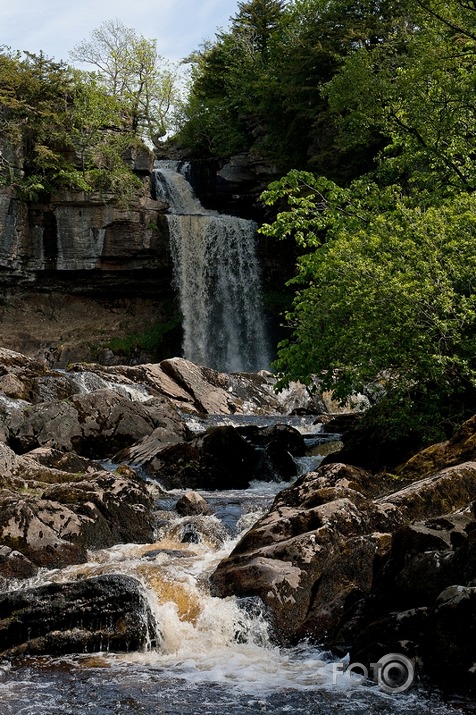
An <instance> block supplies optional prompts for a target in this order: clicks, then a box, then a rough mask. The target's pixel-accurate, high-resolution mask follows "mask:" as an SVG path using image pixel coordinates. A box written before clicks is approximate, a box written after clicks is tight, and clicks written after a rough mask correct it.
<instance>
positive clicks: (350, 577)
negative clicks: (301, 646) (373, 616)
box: [211, 463, 476, 645]
mask: <svg viewBox="0 0 476 715" xmlns="http://www.w3.org/2000/svg"><path fill="white" fill-rule="evenodd" d="M376 481H377V482H378V479H376V478H375V477H372V475H370V474H369V473H367V472H365V471H363V470H360V469H358V468H354V467H350V466H348V465H343V464H334V465H325V466H322V467H320V468H319V469H318V470H317V471H316V472H314V473H310V474H307V475H305V476H304V477H302V478H300V479H298V480H297V482H296V483H295V484H294V485H292V486H291V487H288V488H287V489H285V490H283V491H282V492H281V493H280V494H279V495H278V496H277V497H276V499H275V501H274V504H273V506H272V508H271V510H270V512H269V513H268V514H267V515H266V516H264V517H263V518H261V519H260V520H259V521H258V522H257V523H256V524H255V526H254V527H253V528H252V529H251V530H250V531H249V532H248V533H247V534H245V536H244V537H243V539H242V540H241V541H240V542H239V543H238V545H237V546H236V548H235V549H234V551H233V552H232V553H231V554H230V556H229V557H228V558H227V559H225V560H224V561H222V562H221V563H220V564H219V566H218V568H217V569H216V571H215V572H214V573H213V574H212V575H211V584H212V591H213V593H214V594H215V595H218V596H229V595H231V594H236V595H238V596H259V597H260V598H261V599H262V600H263V601H264V602H265V604H266V605H267V607H268V608H269V610H270V612H271V614H272V617H273V621H274V625H275V628H276V632H277V637H278V638H279V639H280V640H281V641H283V642H285V643H286V642H295V641H297V640H299V639H301V638H307V637H310V638H312V639H314V640H316V641H318V642H320V643H323V644H327V645H329V644H341V643H342V641H343V640H344V638H351V634H352V633H354V631H355V629H354V631H352V628H351V627H350V626H349V621H351V620H352V619H354V620H355V618H356V607H357V604H359V603H361V602H362V601H363V602H365V601H366V599H367V598H368V597H369V595H370V593H371V592H372V590H373V588H374V580H375V574H376V572H377V571H378V570H379V569H380V568H381V567H382V564H383V563H384V562H385V560H386V558H387V557H388V554H389V553H390V550H391V548H392V534H393V533H395V532H397V530H398V529H399V527H404V526H405V525H408V524H410V523H411V522H412V521H414V520H415V519H418V518H421V515H423V514H427V515H428V517H432V518H437V517H440V516H442V515H445V514H447V513H450V512H456V511H458V510H460V509H462V508H463V507H464V506H466V505H467V504H468V503H470V502H471V501H472V500H474V499H475V498H476V464H475V463H468V464H463V465H459V466H458V467H453V468H450V469H447V470H444V471H443V472H441V473H439V474H436V475H432V476H431V477H427V478H426V479H423V480H420V481H419V482H415V483H412V484H410V485H407V486H406V487H404V488H403V489H400V490H399V491H394V492H393V493H390V494H385V493H384V494H382V493H381V492H382V491H384V490H387V491H388V490H389V484H391V483H392V480H391V479H390V480H386V481H385V480H384V481H383V483H381V484H378V485H377V486H376V484H375V482H376ZM395 484H398V481H397V482H395V481H393V485H394V486H393V488H394V489H395ZM461 519H462V521H461V523H460V526H459V528H458V529H457V528H456V527H454V528H453V531H452V533H453V536H451V535H450V536H448V538H449V539H450V540H451V539H453V540H454V541H457V540H458V539H462V538H464V534H463V532H464V533H466V532H465V529H466V527H465V526H464V524H465V521H464V518H463V517H461ZM435 529H436V531H435V530H434V532H433V533H430V532H428V533H427V534H425V535H422V534H420V535H419V536H418V538H421V539H422V542H425V543H435V542H437V543H438V544H439V547H438V548H439V549H441V548H442V547H443V546H444V545H445V543H446V542H445V540H444V539H443V540H441V537H439V536H438V533H436V532H437V528H436V527H435ZM397 533H399V532H397ZM414 538H415V539H416V536H415V535H414ZM425 540H426V541H425ZM423 573H426V571H421V572H420V581H421V578H422V574H423ZM445 584H446V581H443V582H442V585H445ZM422 587H423V588H424V585H423V584H422ZM387 591H388V592H390V593H392V592H394V591H395V576H394V575H393V576H392V577H390V579H389V582H388V587H387ZM411 603H412V601H411V599H410V600H409V601H408V602H405V604H404V605H405V607H410V606H411ZM414 605H415V604H414ZM416 605H417V606H420V605H421V603H420V602H418V603H416ZM343 624H345V628H344V630H342V629H343ZM354 635H355V633H354ZM344 645H345V644H344Z"/></svg>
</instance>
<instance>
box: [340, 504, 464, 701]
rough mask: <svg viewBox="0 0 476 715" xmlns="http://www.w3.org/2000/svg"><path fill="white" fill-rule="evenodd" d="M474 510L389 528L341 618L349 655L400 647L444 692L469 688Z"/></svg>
mask: <svg viewBox="0 0 476 715" xmlns="http://www.w3.org/2000/svg"><path fill="white" fill-rule="evenodd" d="M474 511H475V510H474V507H471V508H468V509H466V510H463V511H460V512H458V513H456V514H453V515H451V514H450V515H446V516H444V517H441V518H438V519H432V520H428V521H425V522H415V523H413V524H411V525H408V526H405V527H402V528H400V529H399V530H397V531H396V533H395V534H394V535H393V538H392V544H391V548H390V552H389V554H388V557H387V559H385V561H384V562H383V565H381V566H382V567H381V568H380V569H378V570H376V573H375V577H374V583H373V584H372V589H371V591H370V593H369V595H368V598H367V599H366V601H365V602H364V603H362V604H361V605H360V608H359V609H358V612H357V613H354V618H353V619H351V620H353V623H352V628H350V629H349V627H348V625H349V622H347V624H345V625H344V629H343V632H344V633H345V635H346V636H347V639H348V642H349V643H350V645H351V654H350V655H351V661H354V662H361V663H364V664H370V663H371V662H376V661H377V660H378V659H379V658H380V657H382V655H385V654H386V653H403V654H404V655H406V656H408V657H410V658H412V659H413V660H414V661H415V662H417V663H418V665H419V671H420V675H421V677H422V678H423V679H424V680H425V681H426V682H429V683H431V684H432V685H437V686H438V687H439V688H440V689H443V690H445V691H446V692H451V693H458V692H459V693H462V692H466V693H470V694H474V693H475V692H476V675H475V672H474V639H475V637H476V619H475V615H474V614H475V603H476V601H475V598H476V588H475V587H474V584H475V583H476V520H475V518H474ZM349 636H350V638H349ZM341 637H342V632H341Z"/></svg>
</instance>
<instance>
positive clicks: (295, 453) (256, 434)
mask: <svg viewBox="0 0 476 715" xmlns="http://www.w3.org/2000/svg"><path fill="white" fill-rule="evenodd" d="M237 431H238V432H239V434H241V435H242V436H243V437H245V439H246V440H247V441H248V442H249V443H250V444H252V445H253V446H254V447H255V448H256V449H257V450H258V455H259V463H258V466H257V467H256V479H259V480H261V481H288V480H289V479H291V477H295V476H296V475H297V466H296V462H295V461H294V459H293V457H302V456H304V454H305V453H306V445H305V442H304V437H303V436H302V434H301V433H300V432H299V431H298V430H297V429H294V427H290V426H289V425H286V424H277V425H272V426H270V427H255V426H253V425H250V426H245V427H238V428H237Z"/></svg>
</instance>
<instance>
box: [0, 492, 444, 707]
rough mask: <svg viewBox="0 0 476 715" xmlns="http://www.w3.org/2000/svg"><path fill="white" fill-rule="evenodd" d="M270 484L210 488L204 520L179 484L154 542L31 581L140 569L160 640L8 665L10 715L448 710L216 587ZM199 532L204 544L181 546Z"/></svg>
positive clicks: (162, 505)
mask: <svg viewBox="0 0 476 715" xmlns="http://www.w3.org/2000/svg"><path fill="white" fill-rule="evenodd" d="M262 486H263V485H256V486H255V488H253V489H249V490H246V491H244V492H243V491H232V492H222V493H220V492H209V493H204V496H206V498H207V499H208V500H209V503H210V506H211V508H212V511H213V512H214V514H213V515H212V516H206V517H203V516H202V517H179V516H178V515H177V514H176V513H175V511H174V510H173V509H172V508H171V507H173V505H174V503H175V501H176V499H177V498H178V496H179V492H171V493H169V495H167V496H166V497H165V498H164V497H161V498H160V499H159V500H158V502H157V508H158V512H157V516H158V518H159V519H160V527H159V529H158V533H157V541H156V543H154V544H148V545H144V544H142V545H138V544H126V545H118V546H115V547H112V548H110V549H106V550H101V551H96V552H91V553H90V554H89V562H88V563H87V564H81V565H77V566H71V567H68V568H66V569H62V570H53V571H47V570H42V571H41V572H40V574H39V575H38V576H37V577H35V578H34V579H32V580H31V581H30V582H29V583H28V584H25V583H23V584H22V585H21V587H22V588H24V587H25V586H26V585H32V586H33V585H38V584H44V583H47V582H53V581H54V582H59V581H69V580H74V579H77V578H87V577H91V576H95V575H99V574H103V573H115V574H117V573H121V574H127V575H132V576H134V577H135V578H137V579H138V580H139V581H140V582H141V583H142V585H143V588H144V592H145V594H146V595H147V598H148V601H149V604H150V607H151V609H152V612H153V614H154V615H155V618H156V621H157V624H158V629H159V632H160V635H159V639H158V640H159V645H158V647H157V648H156V649H148V650H146V651H145V652H141V653H138V652H137V653H127V654H121V655H120V654H115V655H114V654H109V653H99V654H93V655H79V654H78V655H77V656H71V657H64V658H57V659H53V658H44V659H34V660H33V661H32V662H31V663H29V662H28V661H26V663H25V664H20V665H16V664H14V665H13V666H11V665H10V664H8V663H2V664H0V715H54V714H56V713H58V714H59V713H61V715H77V713H78V712H81V713H82V712H94V715H116V714H119V715H121V714H122V715H123V714H124V713H126V714H128V715H129V714H130V715H132V714H133V713H150V714H151V715H155V714H159V713H161V714H162V713H168V714H170V715H199V714H200V715H201V714H202V713H208V714H209V715H225V714H226V715H245V714H247V713H257V712H258V713H261V712H266V713H269V712H272V713H297V712H299V713H300V715H333V714H334V713H336V712H340V713H349V714H352V715H364V713H365V715H393V714H394V713H395V715H396V713H414V714H415V715H427V713H428V714H429V713H430V712H432V713H433V714H434V715H436V714H437V713H438V714H439V715H447V714H448V713H449V712H450V710H449V709H447V708H446V707H445V706H444V705H442V704H441V703H438V702H433V703H431V704H429V703H428V701H427V700H426V699H425V697H424V696H421V695H420V694H418V693H416V692H411V693H408V694H405V695H401V696H398V697H397V696H392V695H388V694H387V693H384V692H382V691H381V690H380V689H379V688H378V687H377V686H376V685H374V684H371V683H366V684H362V683H359V682H355V681H353V680H352V679H351V678H349V677H346V676H344V675H343V674H342V669H341V667H340V666H341V662H340V661H339V662H335V660H334V659H332V658H330V657H329V656H328V654H326V653H323V652H322V651H320V650H319V649H317V648H315V647H313V646H311V645H309V644H306V643H304V644H302V645H301V646H298V647H294V648H279V647H277V646H276V645H275V644H274V643H273V640H272V638H271V635H270V630H269V626H268V622H267V620H266V617H265V614H264V612H263V610H262V608H261V606H260V603H259V601H255V600H251V601H247V600H246V599H245V600H244V601H240V600H239V599H236V598H234V597H230V598H225V599H218V598H214V597H213V596H211V595H210V593H209V589H208V579H207V577H208V574H209V573H211V572H212V571H213V570H214V568H215V566H216V565H217V564H218V562H219V561H220V560H221V559H222V558H224V557H225V556H226V555H227V554H228V553H229V552H230V551H231V549H232V548H233V547H234V545H235V544H236V543H237V540H238V538H239V535H240V534H242V533H243V532H244V531H245V530H246V529H248V528H250V526H251V525H252V523H253V522H254V521H255V520H256V519H257V518H258V517H259V516H260V515H261V514H262V513H263V512H264V511H266V509H267V508H268V506H269V504H270V501H271V500H272V498H273V493H275V492H276V491H277V490H278V488H279V485H276V484H274V485H266V487H265V488H264V489H262ZM227 514H228V517H229V518H227V516H226V515H227ZM190 528H193V529H194V530H195V533H196V535H197V536H198V543H184V542H183V535H184V533H185V531H187V530H189V529H190ZM18 586H20V584H18Z"/></svg>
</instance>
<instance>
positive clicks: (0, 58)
mask: <svg viewBox="0 0 476 715" xmlns="http://www.w3.org/2000/svg"><path fill="white" fill-rule="evenodd" d="M0 141H1V143H2V149H3V151H2V155H1V159H0V171H1V179H2V183H3V184H12V185H13V186H14V187H15V188H16V189H17V192H18V195H19V197H21V198H23V199H25V200H27V201H36V200H45V199H48V197H49V196H50V195H51V194H52V193H54V192H55V191H58V190H59V189H62V188H72V189H79V190H82V191H86V192H91V191H98V192H100V193H104V194H113V195H114V196H115V198H116V199H117V200H118V201H120V202H121V203H122V204H124V205H126V204H127V203H128V202H129V201H131V200H132V199H133V198H134V197H135V195H136V193H137V191H138V190H139V189H140V187H141V183H140V181H139V180H138V179H137V178H136V177H135V176H134V175H133V173H132V172H131V171H130V170H129V169H128V168H127V166H126V165H125V163H124V161H123V159H122V155H123V153H124V151H125V150H126V149H127V148H128V147H130V146H131V145H133V144H135V143H138V141H139V140H138V139H137V138H136V137H135V136H134V135H133V134H131V133H130V131H129V130H127V128H126V127H125V125H124V106H123V104H122V102H121V101H120V100H119V99H118V98H117V97H113V96H111V95H110V94H108V92H107V91H106V90H105V88H104V86H103V85H102V83H101V82H99V81H98V79H97V77H95V76H94V75H91V74H89V73H85V72H81V71H79V70H75V69H73V68H71V67H68V66H67V65H65V64H63V63H56V62H53V61H52V60H49V59H47V58H46V57H45V56H44V55H42V54H40V55H38V56H36V55H32V54H29V53H26V59H22V58H21V56H20V55H19V54H18V53H16V54H12V53H10V52H8V51H4V52H3V53H0ZM20 167H21V169H20Z"/></svg>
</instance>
